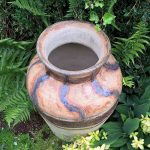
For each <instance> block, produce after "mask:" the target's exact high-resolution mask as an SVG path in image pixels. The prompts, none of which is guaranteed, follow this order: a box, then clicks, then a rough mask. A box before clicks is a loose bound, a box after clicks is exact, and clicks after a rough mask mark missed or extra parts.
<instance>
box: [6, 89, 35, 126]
mask: <svg viewBox="0 0 150 150" xmlns="http://www.w3.org/2000/svg"><path fill="white" fill-rule="evenodd" d="M32 110H33V108H32V103H31V101H30V99H29V97H28V95H27V91H26V89H25V88H23V89H21V90H18V91H17V92H16V93H15V94H12V95H10V98H9V100H7V104H6V108H5V110H4V113H5V120H6V122H7V123H8V125H9V126H10V124H12V123H13V125H16V124H17V123H19V122H21V121H26V120H28V119H29V118H30V112H31V111H32Z"/></svg>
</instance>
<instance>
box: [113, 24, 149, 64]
mask: <svg viewBox="0 0 150 150" xmlns="http://www.w3.org/2000/svg"><path fill="white" fill-rule="evenodd" d="M134 29H135V32H134V33H133V34H132V35H131V36H130V37H129V38H116V39H117V41H116V42H114V44H113V49H112V52H113V54H114V55H115V56H116V58H117V59H118V60H120V62H123V63H125V64H126V65H127V66H130V63H131V62H132V63H134V59H135V58H137V57H139V54H140V53H144V51H145V45H150V37H148V36H147V33H148V32H149V29H148V28H147V27H146V26H145V24H144V23H142V22H140V23H139V24H138V25H137V26H136V27H135V28H134Z"/></svg>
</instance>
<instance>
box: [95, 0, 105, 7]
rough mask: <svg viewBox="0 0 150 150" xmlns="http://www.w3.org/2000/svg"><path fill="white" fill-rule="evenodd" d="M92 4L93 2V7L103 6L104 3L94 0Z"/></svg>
mask: <svg viewBox="0 0 150 150" xmlns="http://www.w3.org/2000/svg"><path fill="white" fill-rule="evenodd" d="M94 4H95V7H100V8H103V6H104V3H103V2H100V1H99V0H96V1H95V2H94Z"/></svg>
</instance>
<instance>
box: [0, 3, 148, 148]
mask: <svg viewBox="0 0 150 150" xmlns="http://www.w3.org/2000/svg"><path fill="white" fill-rule="evenodd" d="M63 20H81V21H89V22H92V23H93V24H95V28H96V29H97V31H99V30H104V31H105V32H106V34H107V35H108V36H109V38H110V40H111V44H112V53H113V54H114V55H115V57H116V58H117V60H118V62H119V64H120V66H121V69H122V73H123V76H124V78H123V85H124V86H123V92H122V95H121V96H120V99H119V105H118V107H117V110H116V111H115V112H114V114H113V115H112V116H111V117H110V119H109V120H108V122H107V123H106V124H105V125H104V126H103V128H102V129H100V131H99V132H95V133H92V134H90V140H89V141H88V142H87V143H89V145H90V146H89V145H87V143H86V144H85V143H84V142H83V143H82V144H81V143H79V140H80V141H82V140H83V139H84V138H83V137H82V138H79V139H77V140H75V141H74V143H73V144H70V145H69V144H68V145H66V144H64V146H63V149H68V150H69V149H71V150H72V149H79V150H80V149H83V150H84V149H85V150H86V149H90V148H91V149H92V147H93V149H94V147H97V149H98V148H99V149H100V148H101V149H102V148H103V149H107V148H108V147H107V146H105V145H104V144H106V145H109V149H120V150H126V149H133V148H135V149H143V148H144V149H148V144H150V142H149V141H150V136H149V134H150V116H149V115H150V92H149V91H150V50H149V49H150V37H149V36H150V33H149V27H150V1H149V0H50V1H48V0H14V1H13V0H10V1H8V0H0V22H1V23H0V33H1V34H0V116H1V117H0V127H2V129H1V131H0V149H8V150H11V149H12V150H13V149H19V150H21V149H25V150H26V149H33V150H34V149H36V150H38V149H39V150H42V149H43V150H44V149H50V150H51V149H54V150H56V149H62V141H60V140H58V139H57V138H56V137H55V136H52V133H49V132H50V131H49V129H47V127H45V125H44V123H43V127H41V130H40V129H38V131H35V130H33V131H29V132H33V134H32V136H29V134H23V135H20V133H22V132H19V133H17V135H16V134H15V133H14V128H15V127H16V126H17V125H19V124H20V122H21V123H22V122H24V121H27V120H32V119H33V116H34V115H31V114H36V110H35V108H34V107H33V106H32V103H31V101H30V98H29V96H28V94H27V90H26V87H25V77H26V71H27V66H28V64H29V62H30V60H31V58H32V57H33V56H34V54H35V53H36V51H35V45H36V41H37V38H38V36H39V35H40V33H41V32H42V31H43V30H44V29H45V28H46V27H47V26H49V25H51V24H53V23H55V22H58V21H63ZM141 115H143V117H142V116H141ZM30 116H31V119H30ZM38 119H39V118H38ZM145 122H146V123H145ZM26 124H28V122H26V123H24V125H25V126H26ZM110 128H111V129H112V130H110ZM43 130H44V132H45V130H46V132H47V133H49V134H48V135H49V136H48V137H47V138H46V139H44V138H43V137H42V133H43ZM105 132H106V133H107V138H102V137H105V136H102V135H103V134H105ZM133 132H137V133H138V134H134V136H132V134H133ZM27 133H28V132H27ZM116 133H117V134H116ZM100 134H101V135H100ZM4 137H5V138H4ZM114 138H115V139H116V140H114ZM81 139H82V140H81ZM117 139H119V140H117ZM140 139H141V141H140ZM142 139H143V140H144V142H143V141H142ZM6 141H7V142H6ZM12 141H13V142H12ZM17 141H18V143H20V144H18V143H17ZM44 141H45V147H41V146H40V144H41V143H42V142H44ZM56 141H57V144H52V143H53V142H56ZM58 141H59V142H58ZM83 141H87V139H84V140H83ZM14 142H16V143H17V144H16V143H14ZM50 143H51V144H50ZM133 143H136V144H133ZM139 143H140V144H139ZM138 144H139V145H140V146H139V145H138ZM31 145H32V146H31ZM41 145H42V144H41ZM81 145H82V146H83V147H81ZM141 145H142V146H141ZM87 146H88V147H87ZM102 146H103V147H102Z"/></svg>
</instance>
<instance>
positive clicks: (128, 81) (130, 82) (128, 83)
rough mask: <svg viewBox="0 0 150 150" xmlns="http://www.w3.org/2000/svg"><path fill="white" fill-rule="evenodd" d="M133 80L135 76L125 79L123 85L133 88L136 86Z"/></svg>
mask: <svg viewBox="0 0 150 150" xmlns="http://www.w3.org/2000/svg"><path fill="white" fill-rule="evenodd" d="M133 78H134V77H133V76H127V77H123V80H122V82H123V85H124V86H128V87H130V88H132V87H133V86H134V82H133Z"/></svg>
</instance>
